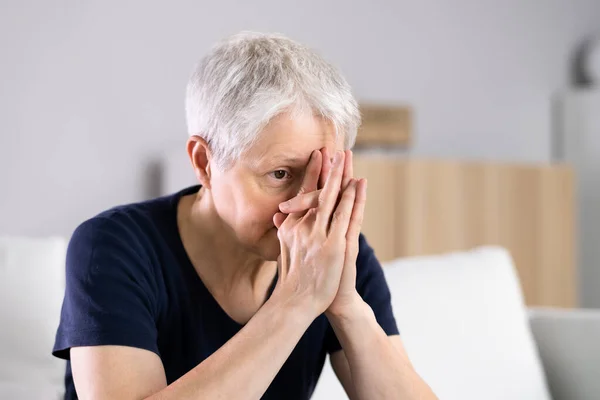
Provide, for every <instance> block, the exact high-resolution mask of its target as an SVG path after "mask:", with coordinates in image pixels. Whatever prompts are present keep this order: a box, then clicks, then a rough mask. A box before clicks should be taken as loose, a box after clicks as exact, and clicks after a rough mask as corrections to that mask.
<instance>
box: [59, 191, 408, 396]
mask: <svg viewBox="0 0 600 400" xmlns="http://www.w3.org/2000/svg"><path fill="white" fill-rule="evenodd" d="M198 189H199V186H195V187H191V188H187V189H184V190H182V191H180V192H178V193H175V194H173V195H169V196H165V197H160V198H157V199H153V200H148V201H145V202H141V203H136V204H130V205H125V206H119V207H115V208H113V209H110V210H108V211H105V212H103V213H101V214H100V215H98V216H96V217H94V218H91V219H89V220H87V221H85V222H84V223H82V224H81V225H80V226H79V227H78V228H77V229H76V230H75V232H74V233H73V236H72V238H71V240H70V242H69V247H68V251H67V261H66V290H65V298H64V302H63V306H62V312H61V319H60V325H59V327H58V331H57V333H56V342H55V344H54V349H53V354H54V355H55V356H57V357H60V358H63V359H66V360H69V349H70V348H72V347H76V346H98V345H121V346H131V347H136V348H140V349H146V350H149V351H152V352H154V353H156V354H157V355H158V356H159V357H160V359H161V360H162V363H163V365H164V369H165V373H166V377H167V383H169V384H170V383H172V382H174V381H175V380H177V379H178V378H179V377H181V376H182V375H184V374H185V373H187V372H188V371H190V370H191V369H192V368H194V367H195V366H196V365H198V364H199V363H201V362H202V361H203V360H205V359H206V358H208V357H210V355H211V354H213V353H214V352H215V351H217V350H218V349H219V348H220V347H221V346H223V345H224V344H225V343H226V342H227V341H228V340H229V339H231V338H232V337H233V336H234V335H235V334H236V333H238V332H239V331H240V329H241V328H242V327H243V325H240V324H238V323H237V322H235V321H234V320H232V319H231V318H230V317H229V315H228V314H226V313H225V311H223V309H222V308H221V307H220V306H219V304H218V303H217V301H216V300H215V299H214V297H213V296H212V295H211V294H210V292H209V291H208V289H207V288H206V287H205V286H204V284H203V283H202V280H201V279H200V278H199V276H198V274H197V273H196V271H195V269H194V267H193V265H192V264H191V262H190V260H189V259H188V256H187V254H186V252H185V250H184V247H183V244H182V242H181V239H180V236H179V232H178V228H177V204H178V202H179V199H180V198H181V197H182V196H184V195H187V194H191V193H194V192H197V191H198ZM275 283H276V282H275V281H274V282H273V285H272V286H271V288H270V293H271V292H272V291H273V288H274V286H275ZM357 289H358V292H359V293H360V295H361V296H362V298H363V299H364V300H365V301H366V302H367V303H368V304H369V305H370V306H371V308H372V309H373V311H374V312H375V316H376V317H377V321H378V322H379V324H380V325H381V326H382V327H383V329H384V330H385V332H386V333H387V334H388V335H394V334H398V329H397V327H396V322H395V320H394V316H393V314H392V308H391V302H390V292H389V290H388V287H387V284H386V282H385V279H384V276H383V271H382V269H381V266H380V264H379V262H378V261H377V259H376V258H375V255H374V253H373V250H372V249H371V247H369V245H368V244H367V242H366V241H365V238H364V237H363V236H362V235H361V237H360V247H359V255H358V260H357ZM340 349H341V346H340V344H339V342H338V340H337V338H336V336H335V333H334V332H333V330H332V328H331V326H330V325H329V322H328V320H327V318H326V317H325V316H324V315H320V316H319V317H318V318H317V319H315V320H314V322H313V323H312V324H311V325H310V327H309V328H308V330H307V331H306V332H305V333H304V335H303V336H302V338H301V339H300V342H299V343H298V344H297V346H296V347H295V349H294V350H293V352H292V354H291V355H290V357H289V358H288V359H287V361H286V362H285V364H284V365H283V367H282V368H281V370H280V371H279V373H278V374H277V376H276V377H275V379H274V380H273V382H272V383H271V385H270V386H269V388H268V390H267V391H266V393H265V394H264V396H263V399H284V398H285V399H308V398H310V396H311V394H312V392H313V390H314V388H315V385H316V383H317V380H318V379H319V375H320V373H321V370H322V368H323V363H324V361H325V356H326V354H327V353H333V352H335V351H338V350H340ZM65 385H66V395H65V398H66V399H76V398H77V395H76V393H75V388H74V386H73V379H72V375H71V369H70V362H67V371H66V376H65Z"/></svg>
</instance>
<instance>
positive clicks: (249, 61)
mask: <svg viewBox="0 0 600 400" xmlns="http://www.w3.org/2000/svg"><path fill="white" fill-rule="evenodd" d="M286 111H289V112H292V113H295V112H305V111H310V112H312V113H313V114H315V115H319V116H321V117H323V118H325V119H327V120H329V121H331V122H332V123H333V125H334V127H335V132H336V135H340V134H342V135H344V147H345V148H346V149H349V148H351V147H352V146H353V145H354V141H355V139H356V133H357V129H358V126H359V125H360V113H359V111H358V106H357V103H356V100H355V99H354V97H353V95H352V91H351V89H350V85H349V84H348V82H347V81H346V80H345V79H344V77H343V76H342V75H341V73H340V72H339V71H338V70H337V69H336V68H334V67H333V66H332V65H331V64H329V63H328V62H326V61H325V60H324V59H323V58H321V57H320V56H319V55H318V54H317V53H315V52H314V51H312V50H311V49H309V48H308V47H306V46H303V45H301V44H299V43H297V42H294V41H292V40H290V39H288V38H286V37H284V36H282V35H279V34H261V33H254V32H242V33H240V34H237V35H234V36H231V37H229V38H228V39H226V40H224V41H223V42H221V43H219V44H217V45H216V46H215V47H213V48H212V50H211V51H210V52H209V54H208V55H206V56H205V57H204V58H203V59H202V60H201V61H200V62H199V63H198V65H197V66H196V68H195V69H194V72H193V73H192V76H191V77H190V80H189V82H188V85H187V91H186V118H187V126H188V133H189V134H190V135H198V136H200V137H202V138H204V140H206V141H207V143H208V144H209V147H210V149H211V151H212V153H213V155H214V157H215V159H216V161H217V164H218V165H220V166H222V167H227V166H228V165H229V164H230V163H231V162H232V161H233V160H235V159H236V158H238V157H239V156H240V155H241V154H242V153H243V152H244V151H246V150H247V149H248V148H249V147H250V146H251V145H252V144H253V143H254V141H255V139H256V137H257V136H258V133H259V132H260V131H261V130H262V129H263V128H264V127H265V126H266V125H267V124H268V123H269V121H270V120H271V119H272V118H273V117H275V116H277V115H278V114H280V113H282V112H286Z"/></svg>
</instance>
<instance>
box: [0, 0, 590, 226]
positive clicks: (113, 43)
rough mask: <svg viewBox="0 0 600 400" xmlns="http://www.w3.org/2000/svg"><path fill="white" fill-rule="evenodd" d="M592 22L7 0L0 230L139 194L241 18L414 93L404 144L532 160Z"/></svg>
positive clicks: (355, 72)
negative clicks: (199, 67)
mask: <svg viewBox="0 0 600 400" xmlns="http://www.w3.org/2000/svg"><path fill="white" fill-rule="evenodd" d="M166 4H168V5H166ZM598 26H600V2H598V1H595V0H579V1H564V0H547V1H541V0H540V1H535V0H530V1H522V0H509V1H499V0H497V1H491V0H472V1H469V0H456V1H451V2H450V1H445V0H426V1H425V0H420V1H417V0H414V1H407V0H405V1H394V2H392V1H387V2H384V1H361V2H359V1H355V2H348V1H343V0H304V1H297V2H292V1H290V2H281V1H275V0H261V1H252V2H250V1H242V0H240V1H230V0H220V1H218V2H203V1H173V2H168V3H167V2H163V1H148V0H145V1H142V0H137V1H119V2H108V1H75V0H70V1H69V0H55V1H47V0H4V1H3V2H2V3H1V4H0V49H2V52H1V53H0V79H1V89H0V174H1V175H0V190H1V191H2V192H1V196H0V234H2V233H10V234H32V235H46V234H65V235H67V234H70V232H71V231H72V229H73V228H74V227H75V226H76V224H78V223H79V222H81V221H82V220H83V219H84V218H87V217H89V216H92V215H93V214H95V213H97V212H99V211H101V210H102V209H105V208H107V207H110V206H112V205H115V204H118V203H122V202H129V201H135V200H138V199H142V198H144V197H146V196H147V195H148V193H149V192H148V185H147V181H148V175H149V168H148V166H149V163H150V162H151V161H152V159H153V158H155V157H157V156H159V155H160V153H161V150H162V149H164V148H166V147H168V146H171V145H172V144H173V143H177V144H181V146H182V151H183V143H184V141H185V137H186V134H185V124H184V113H183V94H184V87H185V83H186V80H187V77H188V74H189V72H190V71H191V68H192V66H193V64H194V63H195V62H196V60H197V59H198V58H199V57H200V56H201V55H202V54H203V53H204V52H205V51H206V50H207V48H208V47H209V46H210V45H211V44H212V43H214V42H215V41H216V40H217V39H219V38H221V37H223V36H225V35H228V34H231V33H235V32H237V31H239V30H242V29H253V30H261V31H279V32H283V33H285V34H288V35H289V36H291V37H293V38H295V39H298V40H300V41H303V42H305V43H307V44H309V45H311V46H313V47H315V48H318V49H319V50H321V51H322V53H324V54H325V55H326V57H327V58H329V59H330V60H331V61H333V62H334V63H336V64H337V65H339V66H340V68H341V69H342V70H343V71H344V72H345V73H346V75H347V77H348V78H349V80H350V82H351V84H352V85H353V86H354V88H355V92H356V94H357V96H358V97H359V99H361V100H371V101H394V102H403V103H409V104H411V105H413V106H414V107H415V109H416V112H417V123H416V131H415V139H416V143H415V146H414V149H413V152H414V153H415V154H419V155H433V156H456V157H477V158H479V157H485V158H491V159H502V160H522V161H543V160H548V159H549V157H550V121H551V119H550V97H551V94H552V93H553V92H554V91H555V90H556V89H558V88H560V87H562V86H564V85H565V84H566V82H567V81H568V77H569V62H570V56H571V53H572V51H573V50H574V48H575V45H576V43H578V42H579V40H580V39H581V38H582V37H583V36H584V35H585V34H588V33H590V32H591V31H592V30H593V29H594V28H596V27H598Z"/></svg>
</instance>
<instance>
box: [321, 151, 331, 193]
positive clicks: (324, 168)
mask: <svg viewBox="0 0 600 400" xmlns="http://www.w3.org/2000/svg"><path fill="white" fill-rule="evenodd" d="M321 154H322V157H321V159H322V165H321V176H320V177H319V189H322V188H323V187H324V186H325V181H326V180H327V177H328V176H329V171H330V170H331V154H329V150H327V147H323V148H322V149H321Z"/></svg>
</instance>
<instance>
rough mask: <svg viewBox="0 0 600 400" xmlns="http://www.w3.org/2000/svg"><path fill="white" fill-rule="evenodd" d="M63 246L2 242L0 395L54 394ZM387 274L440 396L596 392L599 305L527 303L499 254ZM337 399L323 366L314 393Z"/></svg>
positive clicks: (406, 331)
mask: <svg viewBox="0 0 600 400" xmlns="http://www.w3.org/2000/svg"><path fill="white" fill-rule="evenodd" d="M65 249H66V242H65V240H63V239H59V238H51V239H26V238H6V237H4V238H3V237H0V293H1V294H2V298H1V300H2V301H1V302H0V399H16V400H18V399H42V398H43V399H58V398H59V397H60V395H61V393H62V386H63V374H64V362H62V361H60V360H57V359H54V358H53V357H52V356H51V355H50V351H51V348H52V344H53V341H54V334H55V329H56V326H57V324H58V317H59V311H60V305H61V302H62V296H63V291H64V255H65ZM385 273H386V277H387V279H388V284H389V286H390V288H391V290H392V299H393V305H394V310H395V314H396V318H397V321H398V325H399V328H400V331H401V335H402V337H403V339H404V342H405V345H406V348H407V350H408V352H409V355H410V357H411V359H412V361H413V363H414V365H415V367H416V368H417V370H418V371H419V373H420V374H421V375H422V376H423V377H424V378H425V379H426V380H427V382H428V383H430V385H431V386H432V388H433V389H434V391H435V392H436V393H437V394H438V396H439V398H440V399H443V400H452V399H460V400H469V399H477V400H481V399H486V400H489V399H502V400H505V399H511V400H515V399H524V400H525V399H527V400H549V399H551V398H552V399H554V400H567V399H568V400H587V399H599V398H600V379H599V378H600V341H599V340H598V339H599V338H600V311H584V310H577V311H560V310H544V309H539V310H527V309H526V308H525V307H524V306H523V301H522V297H521V292H520V289H519V285H518V281H517V278H516V275H515V271H514V268H513V265H512V262H511V259H510V257H509V255H508V254H507V253H506V252H505V251H504V250H502V249H499V248H481V249H476V250H473V251H471V252H465V253H455V254H447V255H442V256H432V257H420V258H410V259H402V260H397V261H395V262H391V263H387V265H385ZM536 343H537V346H536ZM538 348H539V350H538ZM544 368H545V373H544ZM546 378H547V379H546ZM547 382H548V384H549V388H550V392H551V393H552V397H551V396H550V394H549V390H548V385H547ZM344 398H346V396H345V394H344V392H343V390H342V389H341V387H340V385H339V383H338V382H337V379H336V378H335V376H334V374H333V372H332V370H331V368H330V367H329V363H327V364H326V368H325V370H324V372H323V375H322V377H321V379H320V381H319V384H318V387H317V390H316V392H315V394H314V396H313V399H317V400H325V399H327V400H331V399H344Z"/></svg>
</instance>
